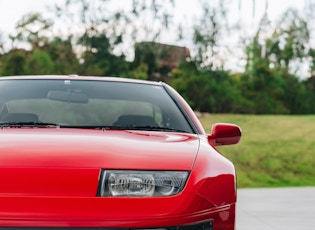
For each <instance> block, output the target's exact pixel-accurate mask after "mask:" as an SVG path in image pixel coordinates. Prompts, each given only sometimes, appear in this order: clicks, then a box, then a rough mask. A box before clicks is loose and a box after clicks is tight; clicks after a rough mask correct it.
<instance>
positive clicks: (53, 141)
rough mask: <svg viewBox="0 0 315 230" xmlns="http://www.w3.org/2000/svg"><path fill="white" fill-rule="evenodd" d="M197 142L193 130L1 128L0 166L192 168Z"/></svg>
mask: <svg viewBox="0 0 315 230" xmlns="http://www.w3.org/2000/svg"><path fill="white" fill-rule="evenodd" d="M198 147H199V139H198V136H197V135H193V134H175V133H166V132H146V131H115V130H105V131H102V130H84V129H51V128H4V129H2V130H0V153H1V154H0V167H2V168H3V167H4V168H8V167H14V168H16V167H26V168H47V167H53V168H81V169H82V168H98V169H99V168H105V169H142V170H145V169H148V170H169V169H172V170H190V169H191V168H192V166H193V163H194V160H195V158H196V155H197V151H198Z"/></svg>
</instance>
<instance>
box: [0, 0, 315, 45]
mask: <svg viewBox="0 0 315 230" xmlns="http://www.w3.org/2000/svg"><path fill="white" fill-rule="evenodd" d="M64 1H65V0H0V39H1V41H8V35H9V34H12V33H14V31H15V25H16V23H17V22H18V20H20V19H21V18H22V16H23V15H25V14H27V13H31V12H39V13H42V15H43V16H44V17H45V15H48V14H49V10H48V9H47V6H52V5H54V4H55V3H58V4H61V3H63V2H64ZM91 1H94V0H91ZM215 1H218V0H209V2H210V4H211V3H212V2H215ZM311 1H313V0H256V1H255V8H254V7H253V2H254V0H226V2H229V8H228V19H229V22H230V23H232V24H233V23H234V22H235V23H236V22H237V21H240V22H241V25H242V28H244V30H242V33H243V34H239V35H234V36H244V33H245V35H248V36H249V37H250V36H251V35H252V34H253V33H254V32H256V31H257V25H258V22H259V21H260V19H261V18H262V17H263V15H264V14H265V9H266V6H267V17H268V19H269V20H270V21H271V22H275V21H276V20H277V19H279V17H280V15H282V14H283V13H284V12H285V11H286V10H287V9H288V8H290V7H291V8H296V9H298V10H302V9H303V7H305V6H307V3H309V2H311ZM113 2H114V4H117V7H124V5H125V4H124V2H128V0H119V1H113ZM176 2H177V3H176V9H175V10H176V12H174V14H178V15H182V17H184V18H187V17H191V18H196V17H198V15H200V14H201V11H200V9H199V10H198V9H197V2H198V0H176ZM314 2H315V0H314ZM266 3H268V4H267V5H266ZM190 21H191V20H190ZM189 26H190V25H187V27H189ZM237 39H238V38H237V37H233V38H231V40H233V41H236V40H237ZM174 40H175V39H174V36H172V34H171V33H169V34H166V35H164V37H163V38H162V41H160V42H163V43H168V44H173V45H176V41H174ZM190 42H191V41H190ZM188 43H189V41H187V42H186V43H185V42H182V43H181V44H178V45H181V46H187V47H188V48H189V44H188ZM236 48H237V47H236Z"/></svg>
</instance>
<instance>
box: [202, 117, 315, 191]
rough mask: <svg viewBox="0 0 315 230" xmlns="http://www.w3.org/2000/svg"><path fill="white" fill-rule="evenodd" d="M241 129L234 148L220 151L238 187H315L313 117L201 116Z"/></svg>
mask: <svg viewBox="0 0 315 230" xmlns="http://www.w3.org/2000/svg"><path fill="white" fill-rule="evenodd" d="M199 118H200V120H201V122H202V124H203V126H204V128H205V130H206V131H207V132H208V133H210V130H211V126H212V124H213V123H216V122H224V123H234V124H237V125H239V126H240V127H241V128H242V139H241V142H240V143H239V144H237V145H232V146H222V147H219V148H218V149H219V151H220V152H221V153H222V154H223V155H224V156H226V157H227V158H228V159H230V160H231V161H232V162H233V163H234V164H235V167H236V172H237V182H238V187H276V186H277V187H278V186H315V115H301V116H298V115H297V116H293V115H290V116H289V115H234V114H231V115H227V114H211V115H209V114H202V115H201V116H200V117H199Z"/></svg>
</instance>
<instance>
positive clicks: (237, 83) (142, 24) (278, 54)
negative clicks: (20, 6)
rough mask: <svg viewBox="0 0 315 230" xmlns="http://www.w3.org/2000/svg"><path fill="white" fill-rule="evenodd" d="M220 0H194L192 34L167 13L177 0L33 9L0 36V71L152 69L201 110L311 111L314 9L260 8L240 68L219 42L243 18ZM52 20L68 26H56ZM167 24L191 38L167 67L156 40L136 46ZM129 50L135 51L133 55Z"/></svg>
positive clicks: (149, 75) (102, 0) (79, 1)
mask: <svg viewBox="0 0 315 230" xmlns="http://www.w3.org/2000/svg"><path fill="white" fill-rule="evenodd" d="M217 2H218V4H217V5H215V6H214V5H210V4H209V3H208V1H199V4H200V7H201V9H202V15H201V16H200V18H199V19H198V20H194V23H193V25H192V28H191V30H190V32H191V33H187V34H189V36H188V35H187V34H186V33H185V23H186V22H185V21H182V22H176V21H175V20H174V18H173V17H174V15H173V10H172V9H174V7H176V3H175V1H174V0H160V1H156V0H150V1H148V0H133V1H129V3H130V4H129V6H128V7H126V9H118V10H111V11H110V10H108V9H109V8H110V7H108V6H109V5H110V4H113V1H111V0H98V1H88V0H68V1H66V2H65V3H64V5H56V6H55V7H54V10H53V12H54V16H55V17H57V18H58V20H59V21H57V22H56V21H53V20H52V19H50V18H45V17H44V16H43V15H42V14H40V13H30V14H27V15H25V16H23V17H22V18H21V19H20V20H19V22H18V23H17V25H16V28H15V33H13V34H11V35H10V36H9V38H8V40H9V41H10V46H9V48H5V46H4V42H3V41H2V40H3V39H2V40H0V76H10V75H36V74H48V75H49V74H57V75H58V74H61V75H62V74H78V75H88V76H89V75H93V76H117V77H128V78H136V79H147V80H157V79H156V78H154V74H155V73H160V75H159V76H164V77H163V78H162V80H163V81H166V82H167V83H168V84H170V85H171V86H173V87H174V88H175V89H176V90H177V91H179V92H180V93H181V94H182V95H183V96H184V98H185V99H186V100H187V101H188V102H189V103H190V105H191V106H192V107H193V109H194V110H198V111H201V112H211V113H246V114H313V113H315V100H314V99H315V76H313V75H312V73H313V72H314V70H315V49H314V48H313V47H312V46H311V45H310V44H311V42H310V41H311V38H312V32H313V31H312V29H311V27H310V26H309V22H311V21H312V19H313V18H312V17H311V16H312V15H311V16H309V15H308V16H307V17H306V16H305V15H306V14H305V15H304V14H303V13H301V12H298V11H297V10H295V9H289V10H288V11H286V12H285V13H284V14H283V15H282V16H281V18H280V19H279V20H278V21H277V23H276V24H271V23H270V22H268V18H267V17H263V18H262V19H261V21H260V23H259V27H258V29H257V31H256V33H255V34H254V36H252V37H243V38H242V40H240V41H239V43H238V44H239V45H240V46H241V47H242V56H241V58H240V59H239V62H242V63H245V64H244V69H243V70H241V71H238V72H236V71H233V70H229V69H228V68H227V67H226V60H227V59H228V58H229V55H232V54H231V53H230V50H229V48H227V47H226V45H225V44H223V42H222V41H223V40H224V39H223V37H226V36H227V35H229V34H233V33H235V30H236V29H235V28H237V30H238V32H239V31H240V26H239V25H238V27H237V26H235V25H234V26H231V25H229V23H228V21H227V16H226V15H227V13H228V12H227V5H226V4H225V3H226V1H224V0H218V1H217ZM74 8H75V9H77V13H76V14H75V15H74V14H73V13H72V10H73V9H74ZM265 16H266V15H265ZM58 22H59V23H60V22H62V25H63V28H66V29H65V30H61V29H60V30H57V31H56V29H55V24H56V23H58ZM0 29H1V28H0ZM170 31H172V33H173V34H176V35H177V39H178V42H179V43H180V41H182V40H186V41H187V40H189V41H190V44H191V47H189V48H190V49H191V53H192V55H191V57H190V58H189V59H187V60H185V61H183V62H182V63H181V64H180V65H179V66H177V67H176V68H172V69H169V68H165V66H164V67H163V66H162V67H161V66H159V64H158V60H159V59H161V58H163V57H162V56H163V54H162V53H161V52H159V49H158V48H157V46H154V45H151V46H148V47H146V48H143V47H142V49H139V47H138V48H137V45H136V44H137V43H138V42H140V41H150V42H152V43H148V44H155V42H159V41H160V40H161V37H162V36H163V34H165V33H170ZM1 41H2V42H1ZM126 46H128V47H129V48H128V49H126V48H125V47H126ZM130 47H131V49H130ZM230 48H231V47H230ZM134 49H135V51H134V53H136V56H135V57H134V58H133V59H130V57H129V56H130V55H129V53H132V51H130V50H134ZM306 64H307V68H308V72H309V73H310V74H309V76H308V77H307V78H302V77H301V75H300V71H299V70H300V69H301V68H302V67H303V66H305V65H306ZM158 80H160V79H158Z"/></svg>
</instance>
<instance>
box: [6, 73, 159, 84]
mask: <svg viewBox="0 0 315 230" xmlns="http://www.w3.org/2000/svg"><path fill="white" fill-rule="evenodd" d="M8 79H12V80H25V79H26V80H45V79H49V80H91V81H110V82H126V83H138V84H150V85H162V84H163V83H162V82H156V81H147V80H138V79H131V78H123V77H107V76H104V77H97V76H79V75H24V76H22V75H21V76H0V81H1V80H8Z"/></svg>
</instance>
